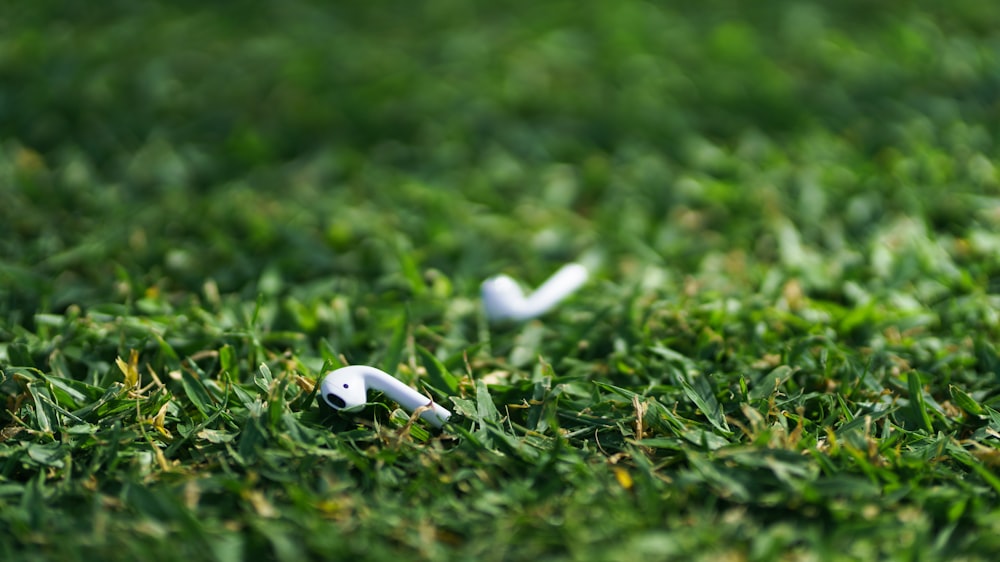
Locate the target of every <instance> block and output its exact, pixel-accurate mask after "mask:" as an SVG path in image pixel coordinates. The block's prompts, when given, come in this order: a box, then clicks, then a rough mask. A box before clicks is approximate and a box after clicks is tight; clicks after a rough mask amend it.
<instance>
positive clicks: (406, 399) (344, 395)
mask: <svg viewBox="0 0 1000 562" xmlns="http://www.w3.org/2000/svg"><path fill="white" fill-rule="evenodd" d="M368 389H372V390H379V391H381V392H382V393H384V394H385V395H386V396H388V397H389V398H391V399H392V400H395V401H396V402H398V403H399V405H400V406H402V407H403V408H404V409H406V410H407V411H409V412H413V411H414V410H416V409H417V408H420V407H421V406H429V407H430V409H429V410H424V411H423V412H422V413H421V414H420V417H422V418H424V419H425V420H427V421H428V422H429V423H430V424H431V425H433V426H434V427H441V425H442V424H443V423H444V422H446V421H448V418H450V417H451V412H449V411H448V410H446V409H445V408H443V407H441V406H440V405H438V404H435V403H434V401H433V400H431V399H430V398H428V397H427V396H424V395H423V394H420V393H419V392H417V391H416V390H414V389H412V388H410V387H408V386H406V385H405V384H403V383H402V382H400V381H399V379H396V378H395V377H393V376H392V375H390V374H389V373H386V372H385V371H383V370H381V369H376V368H375V367H368V366H367V365H351V366H350V367H341V368H340V369H337V370H335V371H330V372H329V373H328V374H327V375H326V376H325V377H323V382H322V383H321V384H320V396H322V397H323V401H324V402H326V403H327V404H328V405H329V406H330V407H331V408H333V409H334V410H348V411H350V410H354V409H357V408H360V407H361V406H364V405H365V404H366V403H367V402H368Z"/></svg>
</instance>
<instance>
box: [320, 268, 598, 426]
mask: <svg viewBox="0 0 1000 562" xmlns="http://www.w3.org/2000/svg"><path fill="white" fill-rule="evenodd" d="M587 276H588V274H587V269H586V268H585V267H584V266H582V265H580V264H578V263H571V264H567V265H564V266H563V267H562V268H560V269H559V271H557V272H555V273H554V274H553V275H552V277H549V278H548V279H547V280H546V281H545V282H544V283H542V284H541V286H539V287H538V289H537V290H536V291H535V292H534V293H532V294H531V295H525V294H524V291H523V290H522V289H521V286H520V285H518V284H517V281H514V280H513V279H511V278H510V277H508V276H506V275H498V276H496V277H491V278H489V279H487V280H486V281H484V282H483V284H482V287H481V293H482V299H483V310H484V311H485V312H486V317H487V318H488V319H489V320H490V321H493V322H499V321H523V320H529V319H531V318H535V317H537V316H541V315H542V314H545V313H546V312H548V311H549V310H551V309H552V307H554V306H555V305H556V304H558V303H559V302H560V301H562V300H563V299H565V298H566V297H568V296H569V295H571V294H572V293H573V292H574V291H576V290H577V289H579V288H580V286H581V285H583V284H584V283H585V282H586V281H587ZM368 389H372V390H378V391H381V392H382V393H383V394H385V395H386V396H387V397H388V398H390V399H391V400H395V401H396V402H397V403H399V405H400V406H401V407H403V408H404V409H405V410H407V411H409V412H414V411H417V410H418V409H421V408H422V410H421V413H420V417H421V418H423V419H424V420H426V421H427V422H428V423H430V424H431V425H433V426H434V427H441V426H442V425H444V422H446V421H448V418H450V417H451V412H449V411H448V410H447V409H446V408H444V407H442V406H441V405H440V404H436V403H434V401H433V400H431V399H430V398H428V397H427V396H424V395H423V394H420V393H419V392H417V391H416V390H414V389H413V388H410V387H409V386H406V385H405V384H403V383H402V382H400V381H399V380H398V379H396V378H395V377H393V376H392V375H390V374H389V373H386V372H385V371H383V370H381V369H376V368H375V367H369V366H367V365H351V366H349V367H342V368H340V369H337V370H335V371H331V372H330V373H328V374H327V375H326V376H325V377H324V378H323V382H322V383H321V384H320V396H322V398H323V401H324V402H326V404H327V405H328V406H330V407H331V408H333V409H334V410H342V411H348V412H350V411H354V410H358V409H360V408H361V407H363V406H364V405H365V404H366V403H367V401H368Z"/></svg>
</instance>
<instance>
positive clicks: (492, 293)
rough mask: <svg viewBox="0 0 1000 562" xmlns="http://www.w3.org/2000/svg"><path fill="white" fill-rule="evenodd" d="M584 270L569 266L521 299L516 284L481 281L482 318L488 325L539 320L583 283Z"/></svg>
mask: <svg viewBox="0 0 1000 562" xmlns="http://www.w3.org/2000/svg"><path fill="white" fill-rule="evenodd" d="M587 276H588V274H587V268H585V267H584V266H582V265H580V264H578V263H570V264H566V265H564V266H562V267H561V268H560V269H559V271H557V272H555V273H554V274H553V275H552V277H549V278H548V279H547V280H546V281H545V282H544V283H542V285H541V286H540V287H538V289H537V290H536V291H535V292H534V293H532V294H531V295H527V296H526V295H525V294H524V291H522V290H521V287H520V286H519V285H518V284H517V282H516V281H514V280H513V279H511V278H510V277H508V276H506V275H497V276H496V277H491V278H489V279H487V280H486V281H483V285H482V297H483V308H484V309H485V311H486V317H487V318H489V319H490V320H492V321H500V320H529V319H531V318H535V317H536V316H541V315H542V314H545V313H546V312H548V311H549V310H550V309H552V307H554V306H555V305H556V304H558V303H559V301H561V300H563V299H565V298H566V297H568V296H569V295H570V294H572V293H573V291H576V290H577V289H579V288H580V286H581V285H583V284H584V283H585V282H586V281H587Z"/></svg>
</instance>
